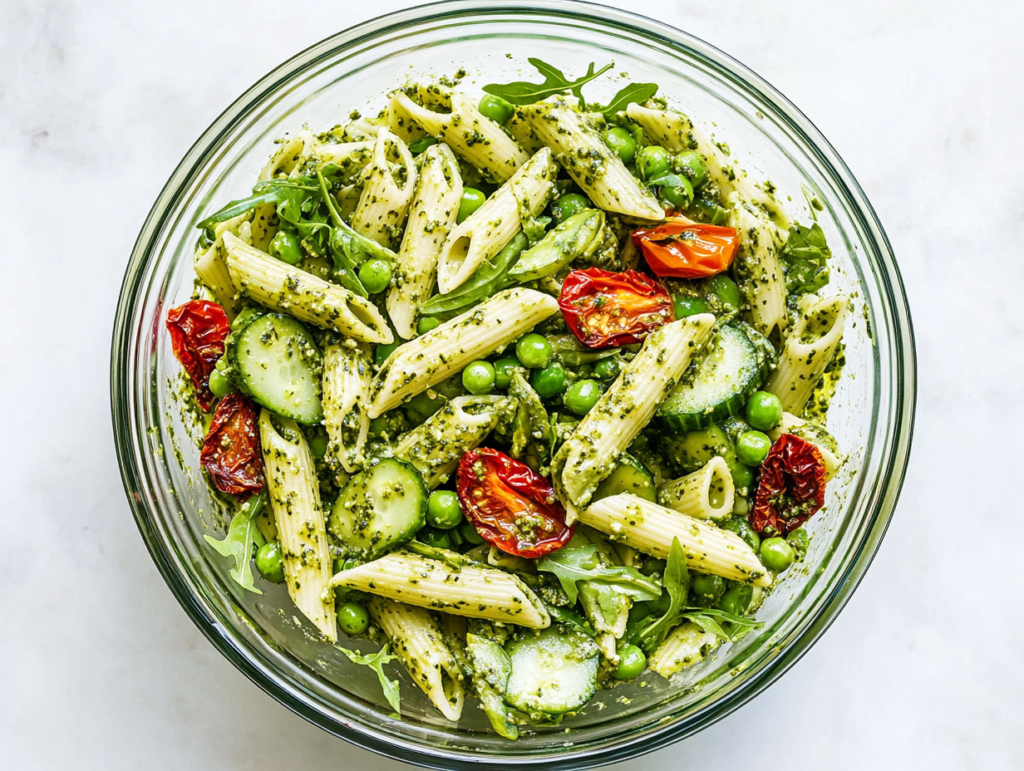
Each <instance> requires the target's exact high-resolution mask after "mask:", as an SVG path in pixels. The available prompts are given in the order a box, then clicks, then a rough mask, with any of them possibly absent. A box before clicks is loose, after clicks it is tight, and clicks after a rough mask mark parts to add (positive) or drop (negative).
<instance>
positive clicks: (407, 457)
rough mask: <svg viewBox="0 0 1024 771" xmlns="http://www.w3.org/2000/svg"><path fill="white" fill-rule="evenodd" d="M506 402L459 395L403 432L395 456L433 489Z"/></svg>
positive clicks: (488, 428)
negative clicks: (418, 423) (418, 474)
mask: <svg viewBox="0 0 1024 771" xmlns="http://www.w3.org/2000/svg"><path fill="white" fill-rule="evenodd" d="M507 405H508V400H507V399H505V398H504V397H501V396H458V397H456V398H454V399H452V400H451V401H450V402H448V404H446V405H445V406H444V407H442V408H441V409H439V410H438V411H437V412H435V413H434V414H433V415H431V416H430V417H429V418H427V420H426V421H425V422H424V423H423V424H422V425H420V426H417V427H416V428H414V429H413V430H412V431H410V432H409V433H407V434H405V435H404V436H403V437H402V438H401V439H400V440H399V442H398V444H396V445H395V447H394V453H395V457H396V458H398V459H400V460H404V461H406V462H407V463H410V464H412V465H413V466H415V467H416V470H417V471H419V472H420V474H422V475H423V482H424V483H425V484H426V485H427V488H428V489H433V488H435V487H437V486H438V485H439V484H441V482H442V481H444V480H445V479H447V478H448V477H449V476H450V475H451V473H452V472H453V471H455V467H456V466H458V464H459V458H461V457H462V454H463V453H465V452H468V451H470V450H472V449H474V448H475V447H477V446H478V445H479V444H480V443H481V442H482V441H483V440H484V438H485V437H486V436H487V435H488V434H489V433H490V432H491V430H492V429H493V428H494V427H495V426H496V425H497V424H498V418H499V415H500V412H501V411H502V410H503V409H506V408H507ZM325 412H326V410H325Z"/></svg>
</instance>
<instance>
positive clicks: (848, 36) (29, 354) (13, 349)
mask: <svg viewBox="0 0 1024 771" xmlns="http://www.w3.org/2000/svg"><path fill="white" fill-rule="evenodd" d="M615 4H617V5H622V6H623V7H628V6H633V5H635V4H634V3H628V2H618V3H615ZM403 5H406V3H403V2H399V1H398V0H378V2H376V3H374V4H372V5H368V4H356V3H349V2H345V1H344V0H343V1H342V2H334V3H326V2H322V0H321V1H320V2H313V1H311V0H290V1H289V2H288V3H280V2H267V1H265V0H245V1H244V2H243V1H242V0H231V1H230V2H211V1H210V0H205V1H204V2H198V1H196V0H188V1H187V2H185V1H183V2H172V3H129V2H125V1H123V0H122V1H121V2H115V1H114V0H90V2H85V0H4V1H3V2H0V138H2V142H0V169H3V171H4V175H3V176H4V184H3V185H2V186H0V222H2V224H3V227H2V228H0V233H2V236H0V244H2V246H0V259H2V268H3V270H2V273H0V329H3V330H4V333H3V334H2V335H0V405H2V408H3V439H4V441H3V442H2V443H0V481H2V484H0V488H2V490H3V502H2V503H0V521H2V523H3V529H2V539H0V543H2V544H3V549H2V558H0V587H2V589H0V624H2V627H0V628H2V634H0V694H2V698H0V748H2V750H0V753H2V757H3V760H2V761H0V766H3V767H5V768H10V769H19V771H20V770H22V769H51V768H52V769H69V768H74V769H94V768H95V769H104V771H116V769H122V768H123V769H140V768H144V769H165V768H166V769H177V768H190V769H197V770H198V769H211V770H212V769H274V768H313V767H316V768H360V769H363V768H365V769H378V770H383V769H395V770H397V769H400V768H402V766H401V764H398V763H395V762H392V761H389V760H386V759H383V758H380V757H377V756H374V755H372V754H370V753H368V752H365V751H363V750H359V749H356V748H353V747H351V746H349V745H346V744H345V743H343V742H341V741H339V740H337V739H334V738H332V737H330V736H329V735H327V734H326V733H324V732H322V731H320V730H319V729H317V728H315V727H313V726H311V725H309V724H307V723H305V722H303V721H302V720H301V719H300V718H298V717H296V716H295V715H293V714H291V713H290V712H288V711H287V710H286V709H284V708H283V707H281V706H279V705H278V704H277V703H275V702H274V701H273V700H272V699H271V698H269V697H268V696H266V695H264V694H263V693H262V692H260V691H259V690H258V689H257V688H256V687H255V686H253V685H252V684H251V683H250V682H249V681H248V680H246V679H245V677H243V676H242V675H241V674H240V673H239V672H238V671H236V670H235V669H234V668H233V667H232V666H231V665H230V664H229V663H228V662H227V661H226V660H225V659H224V658H222V657H221V656H220V654H219V653H217V652H216V651H215V650H214V648H213V647H212V646H211V645H209V644H208V643H207V642H206V640H205V639H204V638H203V637H202V635H201V634H200V633H199V632H198V631H197V630H196V628H195V627H193V625H192V623H191V622H190V621H189V620H188V618H187V617H186V616H185V614H184V613H183V612H182V611H181V609H180V608H179V607H178V605H177V603H176V602H175V600H174V599H173V597H172V596H171V593H170V592H169V591H168V590H167V588H166V587H165V585H164V583H163V581H162V579H161V578H160V576H159V575H158V573H157V571H156V569H155V567H154V566H153V564H152V562H151V561H150V558H149V555H148V553H147V552H146V549H145V547H144V545H143V542H142V540H141V538H140V537H139V534H138V531H137V530H136V527H135V524H134V522H133V520H132V518H131V515H130V513H129V509H128V506H127V504H126V502H125V497H124V491H123V489H122V487H121V481H120V478H119V475H118V470H117V464H116V461H115V458H114V448H113V439H112V433H111V428H110V418H109V408H108V352H109V343H110V334H111V324H112V321H113V313H114V311H113V309H114V305H115V301H116V298H117V292H118V289H119V287H120V283H121V278H122V274H123V271H124V265H125V262H126V259H127V255H128V254H129V252H130V250H131V247H132V244H133V243H134V240H135V237H136V235H137V233H138V230H139V228H140V226H141V223H142V221H143V219H144V218H145V216H146V214H147V212H148V210H149V207H150V205H151V203H152V201H153V200H154V198H155V197H156V195H157V194H158V192H159V191H160V189H161V187H162V185H163V184H164V181H165V180H166V179H167V177H168V176H169V174H170V172H171V171H172V169H173V168H174V166H175V164H176V163H177V162H178V160H179V159H180V158H181V156H182V155H183V154H184V153H185V151H186V150H187V149H188V148H189V146H190V145H191V143H192V142H193V141H194V139H195V138H196V137H197V136H198V135H199V134H200V133H201V132H202V131H203V130H204V129H205V128H206V126H207V125H208V124H209V123H210V122H211V121H212V120H213V119H214V118H215V117H216V116H217V115H218V114H219V113H220V111H221V110H222V109H223V107H224V106H225V105H227V104H228V103H230V102H231V101H232V100H233V99H234V98H235V97H236V96H237V95H238V94H240V93H241V92H242V91H243V90H244V89H246V88H247V87H248V86H249V85H250V84H252V83H253V82H254V81H255V80H257V79H258V78H259V77H260V76H262V75H263V74H264V73H265V72H266V71H268V70H269V69H270V68H271V67H272V66H274V65H276V64H277V63H278V62H279V61H281V60H283V59H285V58H287V57H288V56H290V55H291V54H292V53H294V52H296V51H298V50H300V49H302V48H304V47H306V46H308V45H310V44H311V43H314V42H316V41H318V40H320V39H321V38H323V37H325V36H327V35H328V34H330V33H332V32H334V31H336V30H337V29H340V28H343V27H345V26H348V25H351V24H354V23H357V22H360V21H363V20H364V19H366V18H369V16H370V12H371V10H372V13H373V14H379V13H386V12H388V11H391V10H394V9H397V8H399V7H400V6H403ZM643 10H644V12H645V13H646V14H647V15H649V16H652V17H655V18H659V19H663V20H665V21H667V22H668V23H671V24H673V25H675V26H678V27H681V28H683V29H686V30H688V31H690V32H692V33H694V34H696V35H697V36H699V37H702V38H704V39H706V40H708V41H710V42H711V43H713V44H715V45H717V46H719V47H720V48H722V49H724V50H725V51H727V52H729V53H730V54H732V55H733V56H735V57H736V58H738V59H739V60H740V61H743V62H744V63H746V64H747V65H749V66H751V67H752V68H753V69H754V70H756V71H757V72H759V73H761V74H762V75H763V76H764V77H765V78H766V79H767V80H768V81H769V82H771V83H773V84H774V85H775V86H776V87H778V88H779V89H780V90H781V91H782V92H783V93H784V94H786V95H787V96H789V97H790V98H791V99H792V100H793V101H794V102H795V103H796V104H797V105H799V106H800V108H801V109H802V110H803V111H804V112H805V113H806V114H807V115H808V116H810V118H811V119H812V120H813V121H814V122H815V123H816V124H817V125H818V127H819V128H820V129H821V130H822V132H823V133H824V134H825V136H827V137H828V138H829V139H830V140H831V141H832V143H833V144H834V145H835V146H836V148H837V149H838V150H839V152H840V154H841V155H842V156H843V157H844V158H845V160H846V161H847V162H848V164H849V165H850V167H851V168H852V169H853V171H854V173H855V174H856V175H857V177H858V178H859V180H860V182H861V183H862V185H863V186H864V188H865V189H866V190H867V193H868V195H869V197H870V198H871V200H872V202H873V203H874V206H875V208H876V209H877V211H878V212H879V215H880V217H881V220H882V222H883V224H884V225H885V226H886V228H887V230H888V233H889V236H890V238H891V240H892V243H893V246H894V248H895V252H896V254H897V257H898V259H899V262H900V266H901V269H902V271H903V277H904V279H905V281H906V286H907V292H908V294H909V297H910V301H911V307H912V310H913V314H914V321H915V326H916V330H917V342H918V356H919V365H920V390H919V403H918V418H917V432H916V440H915V446H914V452H913V455H912V458H911V462H910V469H909V473H908V475H907V479H906V485H905V487H904V491H903V496H902V499H901V501H900V504H899V507H898V510H897V513H896V516H895V518H894V519H893V521H892V526H891V528H890V530H889V533H888V535H887V537H886V540H885V542H884V544H883V546H882V548H881V550H880V552H879V554H878V556H877V558H876V560H875V563H874V566H873V567H872V569H871V571H870V572H869V573H868V575H867V577H866V578H865V580H864V582H863V584H862V586H861V588H860V589H859V591H858V592H857V593H856V595H855V596H854V597H853V599H852V601H851V602H850V604H849V606H848V607H847V609H846V610H845V611H844V612H843V614H842V615H841V616H840V617H839V619H838V620H837V621H836V622H835V623H834V625H833V627H832V628H831V630H830V631H829V632H828V634H827V635H826V636H825V637H824V638H823V639H822V640H821V641H820V642H819V643H818V644H817V645H816V646H815V647H814V648H813V649H812V650H811V651H810V652H809V653H808V654H807V655H806V656H805V657H804V659H803V660H802V661H801V662H800V663H799V664H798V665H797V666H796V667H795V668H794V669H793V670H792V671H791V672H790V673H789V674H787V675H786V676H785V677H784V678H783V679H782V680H781V681H780V682H779V683H777V684H776V685H774V686H773V687H772V688H771V689H770V690H768V691H767V692H766V693H764V694H763V695H761V696H760V697H759V698H757V699H756V700H754V701H753V702H752V703H750V704H749V705H747V706H746V707H744V708H743V709H741V710H739V711H738V712H736V713H734V714H733V715H732V716H730V717H729V718H727V719H725V720H723V721H721V722H719V723H718V724H716V725H715V726H713V727H712V728H709V729H708V730H706V731H704V732H703V733H701V734H699V735H698V736H695V737H693V738H692V739H690V740H688V741H686V742H684V743H682V744H679V745H675V746H673V747H670V748H666V749H663V750H661V751H659V752H656V753H654V754H652V755H649V756H647V757H645V758H643V759H642V760H638V761H634V762H632V763H625V764H622V765H620V766H616V767H615V768H617V769H621V771H626V770H627V769H629V770H630V771H638V770H639V769H641V768H643V769H647V770H648V771H659V770H661V769H666V770H667V769H673V770H674V771H676V770H682V769H700V770H701V771H713V770H715V769H736V768H750V767H770V768H785V769H788V771H804V770H807V771H811V770H817V769H823V768H829V769H837V770H846V769H850V770H853V769H864V768H877V769H897V768H898V769H907V768H929V769H933V770H934V771H938V770H939V769H983V770H984V771H990V770H991V769H1012V768H1017V769H1019V768H1021V767H1024V737H1022V732H1021V728H1022V724H1024V708H1022V706H1021V700H1020V694H1021V692H1022V689H1024V655H1022V650H1024V648H1022V645H1021V643H1022V640H1024V622H1022V620H1021V608H1022V605H1021V601H1020V598H1019V595H1018V591H1019V588H1020V585H1021V582H1022V580H1024V568H1022V567H1021V565H1022V564H1024V563H1022V562H1020V561H1018V560H1020V553H1021V547H1020V533H1021V527H1020V516H1021V514H1020V510H1021V507H1020V503H1019V489H1018V488H1017V487H1016V486H1015V484H1013V485H1011V484H1010V482H1012V478H1013V477H1014V475H1015V474H1016V473H1017V471H1014V469H1017V470H1018V471H1019V470H1020V465H1021V458H1022V450H1021V448H1022V447H1024V445H1022V443H1021V442H1022V438H1021V437H1022V436H1024V417H1022V416H1024V410H1022V409H1021V402H1020V401H1018V400H1019V399H1021V397H1022V395H1024V394H1022V389H1021V385H1020V383H1021V382H1022V378H1024V344H1022V342H1021V337H1022V333H1024V328H1022V325H1024V322H1022V318H1024V313H1022V311H1024V304H1022V302H1021V296H1022V295H1021V293H1022V287H1024V259H1022V257H1021V248H1020V241H1018V240H1017V239H1019V238H1022V236H1024V175H1022V173H1021V172H1022V170H1024V144H1022V143H1021V141H1020V136H1021V126H1022V125H1024V102H1022V96H1021V93H1022V92H1021V88H1020V84H1019V77H1020V76H1019V73H1020V72H1024V46H1022V45H1021V43H1020V37H1019V31H1020V29H1021V28H1022V24H1024V4H1021V3H1017V2H1011V1H1010V0H1005V1H1004V2H999V1H998V0H978V1H976V2H973V3H968V4H964V3H954V2H952V0H866V1H865V2H859V3H839V2H826V3H822V2H820V0H816V1H813V0H776V1H775V2H772V3H764V4H754V3H749V4H748V3H742V4H741V3H734V2H718V3H710V2H697V1H696V0H675V1H669V0H649V1H648V2H647V3H646V4H645V5H644V7H643ZM1017 431H1021V432H1022V434H1021V435H1020V436H1018V435H1017V433H1016V432H1017ZM982 568H984V569H985V571H988V572H985V571H983V570H982ZM983 578H984V580H982V579H983Z"/></svg>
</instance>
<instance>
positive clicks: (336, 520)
mask: <svg viewBox="0 0 1024 771" xmlns="http://www.w3.org/2000/svg"><path fill="white" fill-rule="evenodd" d="M426 515H427V488H426V486H425V485H424V484H423V477H421V476H420V474H419V472H418V471H417V470H416V469H415V468H413V467H412V466H410V465H409V464H408V463H403V462H402V461H399V460H395V459H394V458H387V459H385V460H382V461H381V462H380V463H378V464H377V465H376V466H372V467H371V468H368V469H365V470H363V471H360V472H359V473H358V474H356V475H355V476H354V477H352V478H351V479H350V480H349V481H348V484H346V485H345V487H344V489H343V490H342V491H341V494H340V495H339V496H338V500H337V501H335V502H334V508H333V509H332V510H331V517H330V521H329V522H328V523H327V524H328V527H329V528H330V531H331V533H332V534H334V536H335V537H336V538H337V539H338V540H339V541H341V544H342V546H343V547H344V549H345V551H346V553H347V554H348V555H349V556H353V557H361V558H366V559H372V558H374V557H376V556H379V555H380V554H383V553H384V552H385V551H387V550H388V549H391V548H393V547H395V546H400V545H401V544H403V543H406V542H407V541H411V540H412V538H413V536H415V535H416V531H417V530H419V529H420V528H421V527H423V525H424V523H425V522H426Z"/></svg>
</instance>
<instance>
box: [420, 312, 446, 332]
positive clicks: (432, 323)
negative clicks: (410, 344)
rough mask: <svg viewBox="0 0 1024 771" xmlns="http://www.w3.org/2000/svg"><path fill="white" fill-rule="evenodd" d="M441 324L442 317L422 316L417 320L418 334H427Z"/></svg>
mask: <svg viewBox="0 0 1024 771" xmlns="http://www.w3.org/2000/svg"><path fill="white" fill-rule="evenodd" d="M439 326H441V321H440V319H435V318H434V317H433V316H421V317H420V320H419V321H417V322H416V334H417V335H425V334H427V332H429V331H430V330H432V329H436V328H437V327H439Z"/></svg>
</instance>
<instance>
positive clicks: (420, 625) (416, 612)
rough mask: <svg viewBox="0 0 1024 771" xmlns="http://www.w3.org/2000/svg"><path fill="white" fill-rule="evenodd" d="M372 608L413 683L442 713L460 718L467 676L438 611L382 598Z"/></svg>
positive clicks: (456, 718) (374, 616) (373, 602)
mask: <svg viewBox="0 0 1024 771" xmlns="http://www.w3.org/2000/svg"><path fill="white" fill-rule="evenodd" d="M369 609H370V615H371V616H372V617H373V620H374V621H376V622H377V625H378V626H379V627H380V628H381V631H383V632H384V634H385V635H387V638H388V639H389V640H390V641H391V650H392V651H394V653H395V655H396V656H398V658H399V660H400V661H401V662H402V664H403V666H405V668H406V669H407V670H408V672H409V675H410V676H411V677H412V679H413V682H414V683H416V685H417V686H418V687H419V689H420V690H421V691H423V693H425V694H426V696H427V698H428V699H430V701H431V703H432V704H433V705H434V706H435V707H437V708H438V709H439V710H440V711H441V714H442V715H444V716H445V717H446V718H448V719H449V720H453V721H455V720H458V719H459V718H460V717H461V716H462V705H463V702H464V701H465V691H464V689H463V687H462V681H463V675H462V671H461V670H460V669H459V665H458V663H457V662H456V661H455V657H454V656H453V655H452V651H451V650H450V649H449V647H448V645H446V644H445V641H444V635H443V633H442V631H441V626H440V624H439V623H438V620H437V619H436V618H435V617H434V614H432V613H431V612H430V611H427V610H424V609H423V608H416V607H413V606H412V605H405V604H403V603H400V602H394V601H393V600H386V599H384V598H382V597H373V598H371V599H370V602H369Z"/></svg>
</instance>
